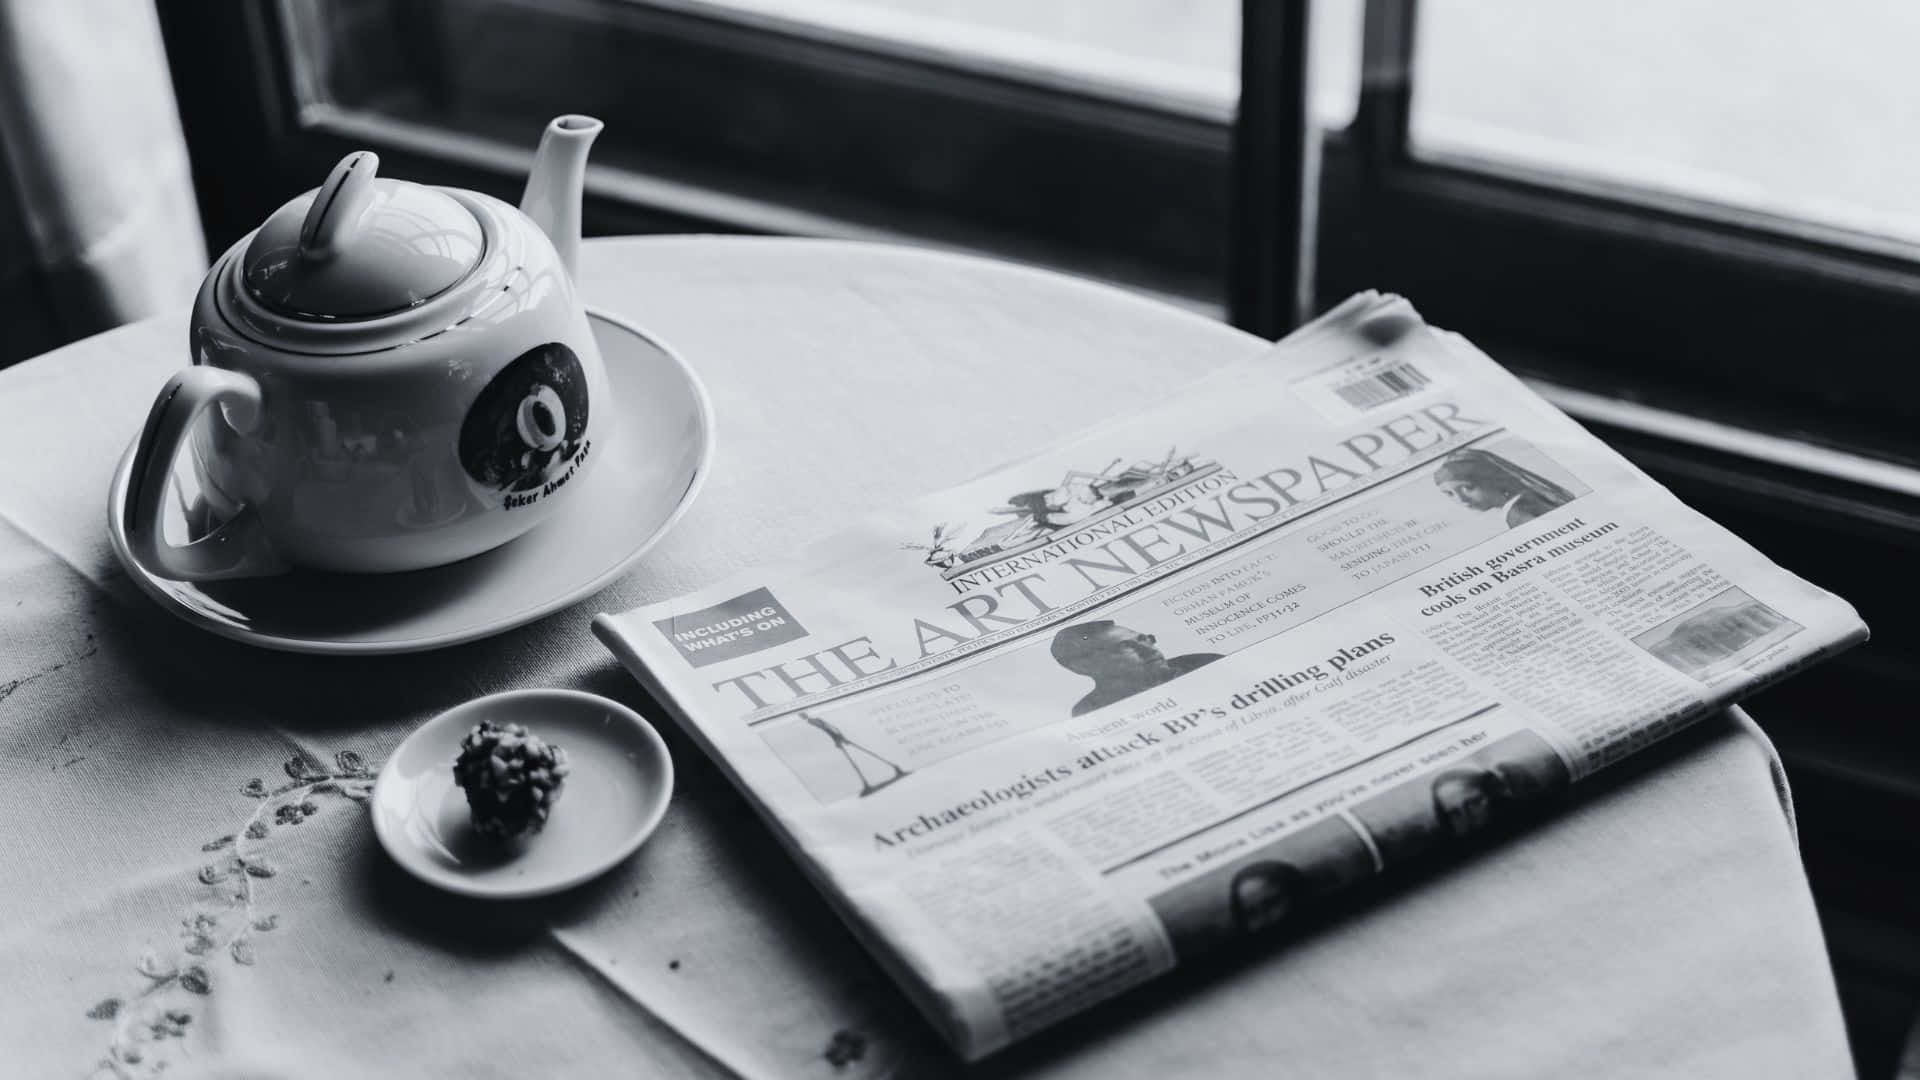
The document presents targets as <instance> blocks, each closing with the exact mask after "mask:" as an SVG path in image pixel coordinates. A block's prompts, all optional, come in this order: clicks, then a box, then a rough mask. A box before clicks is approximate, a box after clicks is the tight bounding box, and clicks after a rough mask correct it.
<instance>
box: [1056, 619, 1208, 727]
mask: <svg viewBox="0 0 1920 1080" xmlns="http://www.w3.org/2000/svg"><path fill="white" fill-rule="evenodd" d="M1154 645H1155V639H1154V636H1153V635H1152V634H1144V633H1141V632H1140V631H1138V630H1134V629H1131V628H1129V627H1125V626H1121V625H1120V624H1119V623H1116V622H1114V621H1113V620H1111V619H1099V620H1096V621H1094V622H1085V623H1076V624H1075V625H1073V626H1066V627H1062V628H1061V629H1060V631H1059V632H1058V633H1056V634H1054V635H1053V660H1054V663H1057V664H1059V665H1060V666H1061V667H1063V668H1066V669H1067V670H1068V671H1071V672H1073V673H1074V674H1075V675H1084V676H1086V677H1087V678H1089V679H1092V680H1093V689H1092V690H1089V691H1087V694H1086V696H1085V697H1083V698H1081V699H1080V700H1079V701H1077V702H1075V703H1074V706H1073V715H1075V716H1080V715H1082V714H1085V713H1090V712H1092V711H1093V710H1095V709H1099V708H1104V707H1105V706H1108V705H1111V704H1113V703H1114V702H1116V701H1121V700H1124V699H1126V698H1130V697H1132V696H1133V695H1135V694H1138V693H1140V692H1141V691H1143V690H1151V689H1153V688H1154V687H1156V686H1159V685H1160V684H1161V683H1164V682H1168V681H1170V680H1172V679H1177V678H1179V677H1180V676H1182V675H1185V674H1186V673H1187V672H1189V671H1192V670H1194V669H1195V668H1200V667H1205V666H1206V665H1208V664H1211V663H1213V662H1214V661H1215V660H1218V659H1220V654H1219V653H1187V654H1185V655H1182V656H1174V657H1168V656H1165V655H1163V654H1162V653H1161V652H1160V650H1159V649H1158V648H1155V647H1154Z"/></svg>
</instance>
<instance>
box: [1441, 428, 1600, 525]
mask: <svg viewBox="0 0 1920 1080" xmlns="http://www.w3.org/2000/svg"><path fill="white" fill-rule="evenodd" d="M1433 482H1434V484H1436V485H1437V486H1438V487H1439V488H1440V491H1441V493H1442V494H1444V495H1446V496H1447V497H1448V498H1449V499H1452V500H1453V501H1454V502H1457V503H1459V504H1460V505H1461V506H1464V507H1466V508H1467V509H1469V510H1475V511H1480V512H1482V513H1484V512H1486V511H1489V510H1497V511H1499V512H1500V516H1501V517H1502V519H1504V520H1505V521H1506V523H1507V528H1509V529H1511V528H1513V527H1514V526H1516V525H1523V524H1525V523H1527V522H1529V521H1532V520H1533V519H1534V518H1537V517H1539V516H1540V515H1542V514H1544V513H1546V512H1547V511H1549V510H1552V509H1553V508H1555V507H1558V506H1565V505H1566V504H1568V503H1570V502H1572V501H1573V500H1574V497H1575V493H1574V492H1573V491H1570V490H1568V489H1567V488H1566V487H1564V486H1562V485H1560V484H1557V483H1555V482H1553V481H1552V480H1549V479H1547V478H1546V477H1544V476H1542V475H1540V474H1539V473H1537V472H1534V471H1533V470H1531V469H1528V468H1525V467H1524V466H1521V465H1519V464H1516V463H1515V462H1513V461H1511V460H1509V459H1508V458H1505V457H1502V456H1501V455H1499V454H1496V453H1494V452H1492V451H1490V450H1478V449H1471V448H1470V449H1466V450H1458V451H1455V452H1454V453H1452V454H1449V455H1447V458H1446V460H1444V461H1442V462H1441V463H1440V468H1439V469H1437V470H1435V472H1434V474H1433Z"/></svg>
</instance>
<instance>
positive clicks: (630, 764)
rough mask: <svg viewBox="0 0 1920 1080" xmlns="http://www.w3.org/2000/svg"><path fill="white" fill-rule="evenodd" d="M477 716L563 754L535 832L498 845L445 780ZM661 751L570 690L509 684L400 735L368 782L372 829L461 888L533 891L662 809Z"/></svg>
mask: <svg viewBox="0 0 1920 1080" xmlns="http://www.w3.org/2000/svg"><path fill="white" fill-rule="evenodd" d="M482 720H493V721H494V722H496V723H508V722H513V723H521V724H525V725H526V726H527V730H528V731H530V732H532V733H533V734H535V735H538V736H540V737H541V738H543V739H545V740H547V741H548V742H550V743H552V744H553V745H555V746H558V747H560V748H561V749H562V750H565V751H566V752H567V769H568V772H567V778H566V780H565V781H564V782H563V783H562V784H561V787H560V797H559V798H558V799H557V800H556V801H555V802H554V804H553V812H552V815H551V816H550V817H548V819H547V824H546V827H545V828H544V829H542V830H541V831H540V832H539V833H537V834H536V835H534V836H531V837H528V838H525V839H523V840H517V841H510V842H508V843H506V844H499V843H495V842H493V841H489V840H487V839H486V838H484V837H482V836H481V835H480V834H479V833H477V832H475V831H474V829H473V826H472V824H471V823H470V821H469V818H468V812H467V798H466V793H465V792H463V791H461V790H460V788H459V786H458V785H456V784H455V783H454V781H453V762H454V759H455V758H456V757H458V756H459V754H460V740H461V739H463V738H465V737H466V734H467V732H469V731H471V730H473V726H474V725H475V724H478V723H479V722H480V721H482ZM672 794H673V759H672V758H670V757H668V756H667V745H666V743H664V742H662V741H661V740H660V734H659V733H658V732H656V731H654V730H653V726H652V725H651V724H648V723H647V722H646V721H645V720H643V719H641V718H640V715H639V714H638V713H636V712H634V711H633V710H632V709H629V708H627V707H626V706H625V705H621V704H619V703H618V702H614V701H608V700H607V699H606V698H603V697H597V696H595V695H593V694H585V693H581V692H580V691H577V690H509V691H507V692H506V693H502V694H490V695H488V696H487V697H483V698H475V699H474V700H472V701H469V702H467V703H466V704H464V705H459V706H456V707H454V708H452V709H449V710H447V711H446V712H443V713H441V714H440V715H438V716H436V717H434V718H433V719H431V720H429V721H427V722H426V723H424V724H422V725H420V727H419V728H418V729H417V730H415V731H414V733H413V734H411V735H409V736H407V738H406V741H404V742H402V743H401V744H400V746H399V748H398V749H396V750H395V751H394V752H393V755H392V756H391V757H389V758H388V759H387V763H386V765H385V766H384V767H383V768H382V769H381V770H380V778H379V779H378V780H377V781H375V782H374V786H373V801H372V808H373V831H374V835H376V836H377V837H379V838H380V846H381V847H383V848H385V849H386V850H387V854H388V855H391V856H392V857H393V861H394V862H396V863H399V864H400V866H401V868H402V869H404V870H406V871H407V872H408V873H410V874H412V875H413V876H415V877H417V878H419V879H420V880H422V881H425V882H427V883H428V884H430V885H435V886H438V887H440V888H442V889H445V890H447V891H448V892H454V893H459V894H460V895H462V896H477V897H483V898H489V899H498V900H510V899H521V898H525V897H530V896H545V895H547V894H549V893H556V892H559V891H561V890H562V889H568V888H572V887H573V886H575V885H578V884H580V883H581V882H584V881H587V880H589V879H591V878H594V877H597V876H599V875H600V874H602V873H605V872H606V871H607V870H608V869H610V868H612V867H613V866H614V865H615V864H616V863H618V862H620V860H622V859H625V858H626V857H627V856H629V855H631V854H633V852H634V849H635V848H638V847H639V846H640V843H641V841H643V840H645V839H646V838H647V837H648V835H649V834H651V833H652V832H653V830H654V827H655V826H656V825H659V824H660V818H661V816H662V815H664V814H665V813H666V811H667V800H668V799H669V798H670V797H671V796H672Z"/></svg>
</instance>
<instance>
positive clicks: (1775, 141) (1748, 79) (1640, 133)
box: [1413, 0, 1920, 241]
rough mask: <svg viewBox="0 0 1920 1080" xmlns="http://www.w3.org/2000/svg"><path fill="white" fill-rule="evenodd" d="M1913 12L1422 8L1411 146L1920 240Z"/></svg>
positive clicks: (1898, 7) (1766, 7)
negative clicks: (1620, 183)
mask: <svg viewBox="0 0 1920 1080" xmlns="http://www.w3.org/2000/svg"><path fill="white" fill-rule="evenodd" d="M1916 42H1920V5H1914V4H1901V3H1886V2H1884V0H1830V2H1828V3H1821V4H1808V3H1795V2H1789V0H1760V2H1757V3H1749V4H1742V5H1728V4H1725V3H1718V2H1714V0H1614V2H1609V3H1594V2H1591V0H1427V2H1424V3H1422V4H1421V6H1420V13H1419V26H1418V35H1417V50H1418V55H1417V59H1416V71H1415V79H1414V86H1415V101H1414V108H1413V140H1414V145H1415V149H1416V151H1417V152H1418V151H1425V152H1428V153H1433V152H1444V153H1456V154H1469V155H1473V156H1476V157H1481V158H1488V159H1495V160H1500V161H1507V162H1511V163H1514V164H1518V165H1524V166H1530V167H1536V168H1546V169H1551V170H1555V171H1559V172H1565V173H1573V174H1578V175H1582V176H1585V177H1588V178H1592V179H1597V180H1603V181H1619V182H1625V183H1628V184H1633V185H1637V186H1641V187H1645V188H1650V189H1654V190H1658V191H1664V192H1670V193H1674V194H1679V195H1684V196H1690V197H1695V198H1700V199H1706V200H1709V201H1713V202H1717V203H1721V204H1725V205H1728V206H1734V207H1741V208H1746V209H1751V210H1759V211H1763V212H1767V213H1771V214H1775V215H1779V216H1783V217H1789V218H1795V219H1799V220H1802V221H1810V222H1816V223H1819V224H1823V225H1829V226H1836V227H1839V228H1843V229H1850V230H1854V231H1857V232H1861V233H1865V234H1870V235H1872V236H1876V237H1881V238H1888V239H1895V240H1903V241H1920V143H1916V142H1915V138H1914V133H1915V132H1916V131H1920V64H1916V63H1915V62H1914V59H1913V50H1914V44H1915V43H1916Z"/></svg>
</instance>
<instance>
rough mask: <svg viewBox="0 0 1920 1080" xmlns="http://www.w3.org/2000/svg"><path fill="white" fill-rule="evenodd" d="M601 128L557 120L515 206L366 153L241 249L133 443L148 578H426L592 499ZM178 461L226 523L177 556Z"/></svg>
mask: <svg viewBox="0 0 1920 1080" xmlns="http://www.w3.org/2000/svg"><path fill="white" fill-rule="evenodd" d="M600 127H601V125H600V122H599V121H597V120H594V119H591V118H589V117H584V116H562V117H560V118H558V119H556V120H554V121H553V122H552V123H551V124H549V125H548V126H547V129H546V132H545V134H544V135H543V136H542V137H541V140H540V149H539V152H538V154H537V155H536V156H535V158H534V163H533V173H532V175H531V176H530V177H529V178H528V181H527V187H526V193H525V195H524V196H523V197H522V199H521V202H520V208H519V209H518V210H516V209H514V208H513V207H511V206H509V205H507V204H506V203H503V202H501V201H499V200H497V199H493V198H490V197H488V196H486V195H482V194H479V193H477V192H472V191H462V190H458V189H454V188H442V187H428V186H426V185H423V184H412V183H407V182H405V181H400V180H393V179H388V178H385V177H380V176H378V175H377V170H378V168H379V158H378V157H376V156H375V155H374V154H372V153H369V152H366V151H360V152H357V153H353V154H349V155H347V156H346V157H345V158H344V159H342V160H341V162H340V163H339V164H338V165H336V166H335V167H334V169H333V172H332V173H331V174H330V175H328V177H327V180H326V183H324V184H322V185H320V187H319V188H317V189H315V190H314V191H310V192H307V193H306V194H304V195H301V196H299V197H297V198H295V199H293V200H292V201H290V202H288V203H287V204H286V205H285V206H282V207H281V208H280V209H279V210H277V211H275V212H274V214H273V216H271V217H269V218H268V219H267V221H266V222H265V223H264V224H263V225H261V226H260V228H259V229H257V230H255V231H254V232H253V233H252V234H250V235H248V236H247V237H245V238H243V239H242V240H241V241H240V242H239V243H237V244H235V245H234V246H233V247H231V248H229V249H228V250H227V251H226V253H225V254H223V255H222V256H221V257H220V258H219V259H218V260H217V261H216V262H215V263H214V265H213V268H212V270H210V271H209V272H208V273H207V278H206V281H205V282H204V283H203V284H202V285H201V287H200V294H199V297H198V298H197V299H196V300H195V301H194V307H193V322H192V330H191V346H192V355H193V366H191V367H188V368H186V369H184V370H182V371H180V372H179V373H177V374H175V375H174V376H173V377H172V378H171V379H169V380H168V382H167V385H166V387H165V388H164V389H162V390H161V392H160V396H159V398H158V400H156V401H155V402H154V405H153V409H152V411H151V413H150V414H149V415H148V417H147V423H146V427H145V429H144V430H143V431H142V433H141V436H140V441H139V442H138V444H136V448H135V451H134V454H135V458H134V462H133V470H132V482H131V483H130V484H129V486H128V492H127V500H128V501H127V505H126V507H125V520H126V525H127V533H128V540H129V547H130V548H131V550H132V553H133V555H134V557H135V558H136V559H138V560H139V561H140V563H141V565H143V566H144V567H146V568H147V569H148V570H149V571H151V572H152V573H154V574H156V575H158V576H161V577H168V578H174V579H178V580H207V579H215V578H234V577H252V576H260V575H266V574H275V573H282V572H285V571H286V570H288V569H289V568H291V567H295V566H300V567H311V568H314V569H321V570H332V571H351V572H381V571H400V570H416V569H421V568H424V567H428V566H437V565H440V564H442V563H448V562H453V561H455V560H457V559H463V558H466V557H468V556H470V555H476V554H479V553H480V552H483V551H486V550H488V549H490V548H493V547H496V546H498V545H500V544H504V543H506V542H507V541H509V540H511V539H513V538H514V537H516V536H518V535H520V534H521V533H523V532H525V531H527V530H528V529H530V528H532V527H533V526H534V525H536V524H537V523H539V521H540V520H541V519H542V518H544V517H546V516H547V515H548V514H549V513H551V512H552V511H553V510H554V509H555V508H556V507H557V506H559V505H560V503H561V502H562V501H564V500H566V499H569V498H572V497H575V496H577V495H578V494H579V492H580V489H581V484H580V480H581V478H582V477H583V476H584V475H585V471H586V470H587V469H588V468H590V467H591V466H592V464H593V462H594V460H595V457H596V454H595V452H594V441H595V440H596V439H602V440H604V438H605V433H604V428H605V427H606V425H607V424H608V423H609V422H610V419H611V412H610V409H609V408H608V407H607V406H608V405H609V402H608V400H607V397H606V394H607V390H606V374H605V371H604V370H603V369H602V367H601V360H600V353H599V349H598V347H597V346H596V345H595V343H594V338H593V334H592V331H591V330H590V329H589V328H588V323H587V317H586V311H585V309H584V307H583V306H582V304H581V301H580V298H579V296H578V294H577V293H576V291H575V288H574V281H573V275H574V272H575V269H574V259H575V254H576V252H577V250H578V248H579V236H580V197H581V189H582V186H583V183H584V178H585V170H586V157H587V150H588V147H589V146H590V145H591V143H592V142H593V139H594V136H596V135H598V134H599V132H600ZM209 406H218V408H217V409H215V410H211V411H210V413H209V414H207V415H206V416H205V419H204V420H202V419H201V418H202V416H203V410H208V407H209ZM183 447H188V448H190V449H191V454H190V458H191V462H192V466H193V468H194V471H195V473H196V474H197V477H198V479H199V481H200V486H201V488H202V490H203V492H204V495H205V498H206V500H207V502H208V503H209V505H210V507H211V509H212V510H213V511H214V512H215V516H217V517H218V518H222V519H224V523H223V524H221V525H219V526H218V527H217V528H214V529H213V530H212V531H211V532H209V533H208V534H207V535H205V536H202V537H200V538H198V539H193V540H191V542H188V543H174V542H171V540H169V539H168V538H166V537H163V536H161V535H160V532H161V529H160V522H161V520H162V519H161V514H160V511H161V508H162V500H163V499H164V498H166V497H167V491H168V488H169V483H168V481H169V478H170V476H171V475H172V472H173V469H174V463H175V459H176V458H177V456H178V455H179V454H180V453H181V451H182V449H183Z"/></svg>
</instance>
